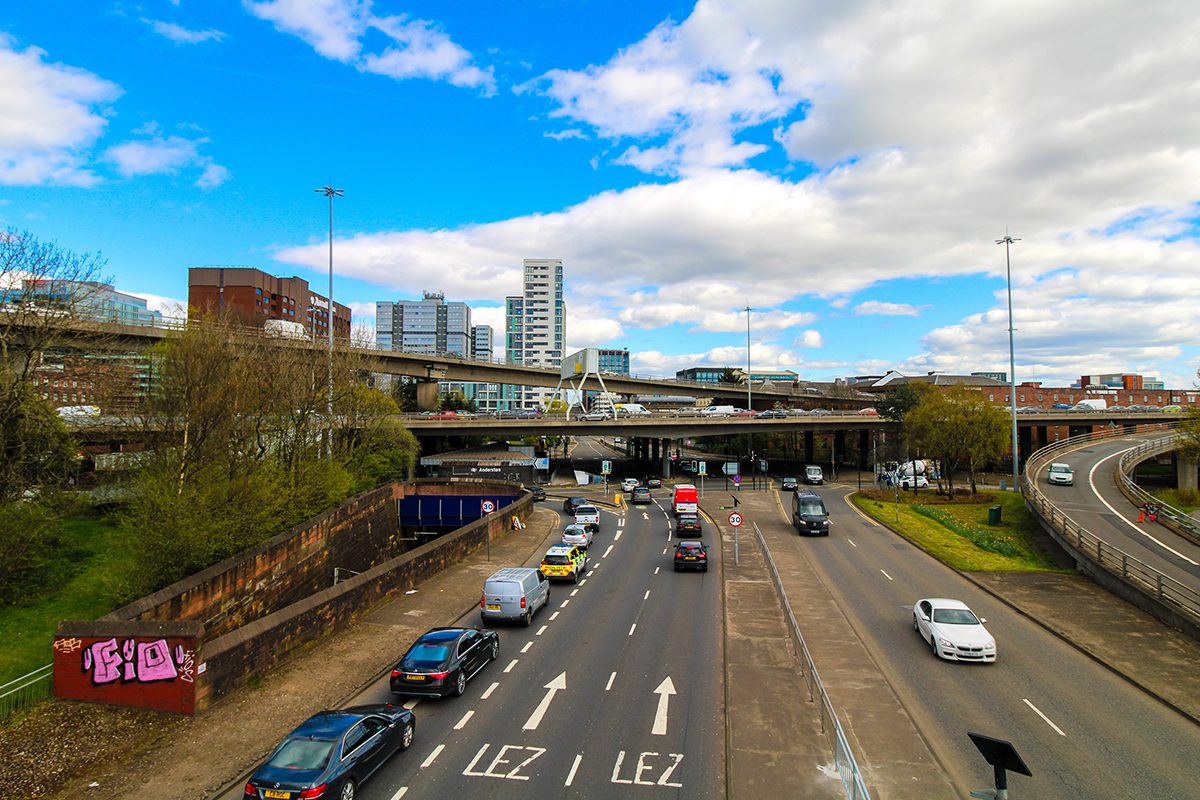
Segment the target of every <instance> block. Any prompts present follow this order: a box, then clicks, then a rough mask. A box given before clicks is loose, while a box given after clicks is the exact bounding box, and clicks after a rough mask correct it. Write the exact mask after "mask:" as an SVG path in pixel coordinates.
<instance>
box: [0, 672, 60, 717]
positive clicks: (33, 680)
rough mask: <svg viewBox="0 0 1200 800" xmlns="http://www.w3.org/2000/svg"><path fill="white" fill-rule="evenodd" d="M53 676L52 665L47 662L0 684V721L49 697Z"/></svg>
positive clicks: (52, 685)
mask: <svg viewBox="0 0 1200 800" xmlns="http://www.w3.org/2000/svg"><path fill="white" fill-rule="evenodd" d="M53 677H54V665H53V664H47V665H46V666H44V667H38V668H37V669H35V670H34V671H33V672H30V673H27V674H25V675H22V676H21V677H19V678H17V679H16V680H11V681H9V682H8V683H6V684H4V685H3V686H0V721H3V720H6V719H8V718H9V717H11V716H12V715H13V714H16V713H18V712H20V711H24V710H25V709H27V708H31V707H33V705H34V704H36V703H39V702H41V701H42V700H45V699H46V698H48V697H50V695H51V694H53V692H54V683H53V680H52V679H53Z"/></svg>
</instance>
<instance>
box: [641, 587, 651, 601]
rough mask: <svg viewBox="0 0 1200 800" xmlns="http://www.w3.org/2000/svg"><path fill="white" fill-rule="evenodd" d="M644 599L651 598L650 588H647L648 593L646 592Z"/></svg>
mask: <svg viewBox="0 0 1200 800" xmlns="http://www.w3.org/2000/svg"><path fill="white" fill-rule="evenodd" d="M642 599H643V600H649V599H650V590H649V589H647V590H646V594H645V596H643V597H642Z"/></svg>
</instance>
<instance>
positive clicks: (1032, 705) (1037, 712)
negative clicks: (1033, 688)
mask: <svg viewBox="0 0 1200 800" xmlns="http://www.w3.org/2000/svg"><path fill="white" fill-rule="evenodd" d="M1021 699H1022V700H1024V701H1025V705H1027V706H1029V707H1030V708H1032V709H1033V712H1034V713H1035V714H1037V715H1038V716H1039V717H1041V718H1042V719H1043V720H1045V722H1046V724H1047V725H1049V726H1050V727H1051V728H1054V732H1055V733H1057V734H1058V735H1059V736H1066V734H1065V733H1063V732H1062V728H1060V727H1058V726H1057V725H1055V724H1054V723H1053V722H1051V721H1050V718H1049V717H1047V716H1046V715H1045V714H1043V713H1042V712H1041V710H1040V709H1039V708H1038V707H1037V706H1035V705H1034V704H1033V703H1031V702H1029V701H1028V700H1025V698H1024V697H1022V698H1021Z"/></svg>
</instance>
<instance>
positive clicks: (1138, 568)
mask: <svg viewBox="0 0 1200 800" xmlns="http://www.w3.org/2000/svg"><path fill="white" fill-rule="evenodd" d="M1123 433H1124V432H1123V431H1117V432H1110V431H1102V432H1100V433H1090V434H1084V435H1082V436H1072V437H1070V438H1069V439H1064V440H1063V441H1061V442H1056V443H1055V444H1052V445H1049V446H1047V447H1043V448H1042V449H1040V450H1037V451H1035V452H1034V453H1032V454H1031V455H1030V456H1029V460H1028V461H1027V462H1026V463H1025V473H1024V475H1023V476H1022V489H1023V491H1024V494H1025V500H1026V502H1027V503H1029V505H1030V506H1031V507H1032V508H1033V510H1034V513H1036V514H1038V515H1039V516H1040V517H1041V518H1042V520H1043V521H1045V522H1046V523H1047V524H1049V525H1050V527H1051V528H1053V529H1054V530H1055V532H1057V533H1058V535H1059V536H1061V537H1062V538H1063V539H1064V540H1065V541H1067V542H1068V543H1069V544H1070V545H1071V546H1072V547H1074V548H1075V550H1076V551H1077V552H1078V553H1079V554H1080V555H1082V556H1084V557H1086V558H1087V559H1088V560H1090V561H1091V562H1093V563H1094V564H1096V565H1097V566H1099V567H1100V568H1102V569H1103V570H1105V571H1106V572H1108V573H1109V574H1111V575H1114V576H1116V577H1117V578H1120V579H1121V580H1122V581H1124V582H1125V583H1127V584H1129V585H1131V586H1134V587H1135V588H1137V589H1139V590H1141V591H1142V592H1143V593H1145V594H1146V595H1149V596H1150V597H1152V598H1154V599H1156V600H1157V601H1158V602H1159V603H1161V604H1162V605H1163V606H1165V607H1167V608H1169V609H1172V610H1174V611H1176V612H1177V613H1179V614H1182V615H1184V616H1185V617H1187V618H1189V619H1191V620H1192V621H1194V622H1196V623H1197V624H1200V592H1197V591H1196V590H1195V589H1193V588H1192V587H1190V586H1187V585H1186V584H1183V583H1180V582H1179V581H1177V580H1175V579H1174V578H1171V577H1170V576H1168V575H1164V574H1163V573H1162V572H1160V571H1159V570H1157V569H1155V568H1154V567H1153V566H1151V565H1149V564H1147V563H1146V562H1144V561H1142V560H1141V559H1138V558H1136V557H1135V556H1131V555H1130V554H1129V553H1126V552H1125V551H1124V550H1122V549H1121V548H1119V547H1117V546H1116V545H1115V544H1112V543H1111V542H1107V541H1105V540H1104V539H1102V538H1100V537H1099V536H1097V535H1095V534H1094V533H1092V532H1091V531H1088V530H1087V529H1085V528H1084V527H1083V526H1082V525H1080V524H1079V523H1078V522H1076V521H1075V520H1073V519H1071V517H1070V515H1068V514H1067V513H1066V512H1064V511H1063V510H1062V509H1061V508H1059V507H1058V506H1056V505H1055V504H1054V503H1053V502H1051V501H1050V500H1049V498H1047V497H1046V496H1045V495H1044V494H1043V493H1042V491H1041V490H1040V489H1038V486H1037V476H1038V475H1039V474H1040V473H1041V470H1042V468H1043V467H1045V466H1046V465H1047V464H1049V463H1050V461H1052V460H1053V459H1054V457H1055V456H1057V455H1060V454H1062V453H1065V452H1067V451H1069V450H1074V449H1078V448H1079V447H1086V446H1087V445H1088V444H1091V443H1092V442H1095V441H1100V440H1103V439H1111V438H1112V437H1113V436H1114V435H1123ZM1149 444H1154V443H1149ZM1159 445H1160V446H1161V440H1160V441H1159ZM1135 449H1137V448H1135ZM1132 452H1133V451H1131V453H1132ZM1142 452H1143V453H1145V452H1146V451H1145V450H1142ZM1130 457H1131V458H1133V456H1130ZM1122 461H1124V459H1122ZM1118 471H1119V472H1122V474H1123V471H1122V470H1120V469H1119V470H1118ZM1125 479H1126V480H1127V479H1128V478H1125Z"/></svg>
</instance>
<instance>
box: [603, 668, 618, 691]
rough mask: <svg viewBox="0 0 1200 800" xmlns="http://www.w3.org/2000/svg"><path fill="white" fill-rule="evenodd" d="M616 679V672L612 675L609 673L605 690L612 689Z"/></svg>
mask: <svg viewBox="0 0 1200 800" xmlns="http://www.w3.org/2000/svg"><path fill="white" fill-rule="evenodd" d="M616 679H617V673H615V672H614V673H613V674H612V675H609V676H608V684H607V685H606V686H605V687H604V691H606V692H607V691H609V690H610V689H612V685H613V681H615V680H616Z"/></svg>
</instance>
